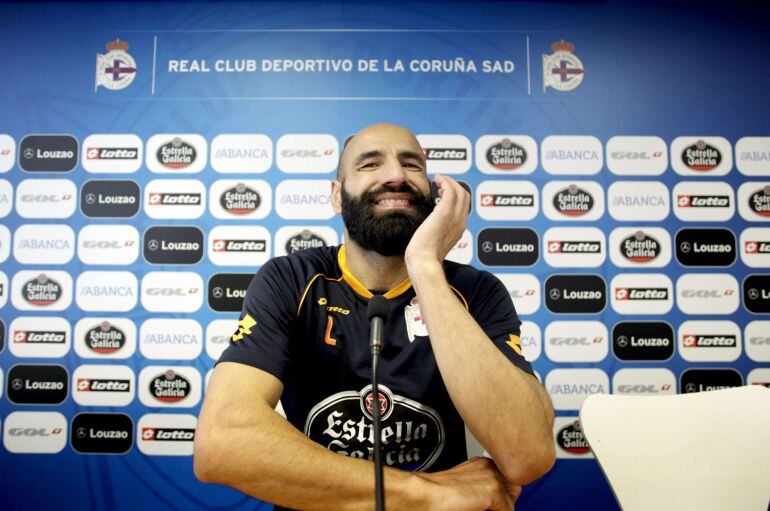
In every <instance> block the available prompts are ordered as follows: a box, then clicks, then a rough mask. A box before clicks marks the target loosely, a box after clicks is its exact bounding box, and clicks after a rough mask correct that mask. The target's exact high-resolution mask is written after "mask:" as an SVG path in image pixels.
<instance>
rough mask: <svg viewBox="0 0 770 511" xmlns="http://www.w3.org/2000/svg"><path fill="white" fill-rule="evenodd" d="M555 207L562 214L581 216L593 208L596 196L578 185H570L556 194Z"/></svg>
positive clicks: (554, 198)
mask: <svg viewBox="0 0 770 511" xmlns="http://www.w3.org/2000/svg"><path fill="white" fill-rule="evenodd" d="M553 207H554V208H555V209H556V211H557V212H559V213H561V214H562V215H566V216H569V217H580V216H583V215H586V214H588V212H589V211H591V210H592V209H593V207H594V197H593V195H591V194H590V193H589V192H588V191H587V190H583V189H582V188H579V187H578V186H577V185H569V186H568V187H567V188H565V189H563V190H560V191H558V192H556V193H555V194H554V196H553Z"/></svg>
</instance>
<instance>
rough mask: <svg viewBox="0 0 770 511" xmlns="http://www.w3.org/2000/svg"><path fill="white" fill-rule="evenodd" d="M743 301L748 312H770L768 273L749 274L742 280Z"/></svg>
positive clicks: (769, 278)
mask: <svg viewBox="0 0 770 511" xmlns="http://www.w3.org/2000/svg"><path fill="white" fill-rule="evenodd" d="M743 303H744V305H746V308H747V309H748V310H749V311H750V312H754V313H756V314H768V313H770V275H749V276H748V277H746V279H745V280H744V281H743Z"/></svg>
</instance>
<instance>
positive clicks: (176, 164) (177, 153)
mask: <svg viewBox="0 0 770 511" xmlns="http://www.w3.org/2000/svg"><path fill="white" fill-rule="evenodd" d="M155 156H156V157H157V158H158V162H159V163H160V164H161V165H163V166H164V167H166V168H167V169H173V170H180V169H185V168H187V167H189V166H190V165H192V164H193V163H194V162H195V159H196V158H197V157H198V152H197V151H196V150H195V147H194V146H193V145H192V144H189V143H188V142H185V141H184V140H182V139H181V138H179V137H175V138H173V139H172V140H170V141H169V142H166V143H165V144H162V145H161V146H160V147H158V151H157V152H156V154H155Z"/></svg>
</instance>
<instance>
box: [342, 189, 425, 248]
mask: <svg viewBox="0 0 770 511" xmlns="http://www.w3.org/2000/svg"><path fill="white" fill-rule="evenodd" d="M388 192H389V193H407V194H409V195H410V197H409V199H410V203H411V204H412V206H413V209H410V210H394V211H387V212H383V213H380V214H378V213H377V211H376V210H375V206H376V204H377V196H379V195H381V194H383V193H388ZM341 195H342V220H343V221H344V222H345V227H346V228H347V230H348V234H349V235H350V238H351V239H352V240H353V241H355V242H356V243H358V245H359V246H360V247H361V248H363V249H364V250H371V251H374V252H377V253H378V254H380V255H382V256H386V257H390V256H403V255H404V252H406V247H407V245H409V241H410V240H411V239H412V236H413V235H414V231H416V230H417V228H418V227H419V226H420V224H422V223H423V221H425V219H426V218H428V215H430V213H431V211H433V207H432V203H431V202H430V201H429V200H428V199H427V198H426V197H425V196H423V195H422V194H421V193H420V192H419V191H416V190H414V189H413V188H412V187H411V186H409V185H408V184H407V183H402V184H401V186H393V185H383V186H381V187H380V188H377V189H376V190H371V191H368V192H366V193H364V194H362V195H361V198H358V199H357V198H355V197H353V196H352V195H350V194H348V193H347V192H346V191H345V187H344V186H342V190H341Z"/></svg>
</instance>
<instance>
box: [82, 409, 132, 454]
mask: <svg viewBox="0 0 770 511" xmlns="http://www.w3.org/2000/svg"><path fill="white" fill-rule="evenodd" d="M70 443H71V444H72V448H73V449H74V450H75V451H77V452H79V453H81V454H124V453H127V452H128V451H130V450H131V447H132V446H133V445H134V422H133V421H132V420H131V417H129V416H128V415H125V414H123V413H79V414H77V415H76V416H75V417H73V418H72V426H71V428H70Z"/></svg>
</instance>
